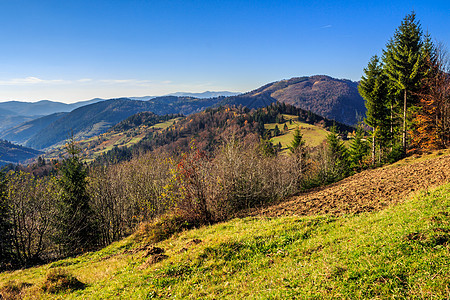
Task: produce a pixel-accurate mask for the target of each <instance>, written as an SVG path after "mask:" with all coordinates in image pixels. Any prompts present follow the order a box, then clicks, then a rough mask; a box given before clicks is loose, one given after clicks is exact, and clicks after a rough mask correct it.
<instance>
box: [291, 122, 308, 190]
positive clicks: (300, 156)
mask: <svg viewBox="0 0 450 300" xmlns="http://www.w3.org/2000/svg"><path fill="white" fill-rule="evenodd" d="M305 145H306V143H305V141H304V140H303V135H302V133H301V132H300V128H299V127H297V128H296V129H295V131H294V139H293V140H292V142H291V145H290V146H289V150H290V151H291V154H292V155H293V158H294V163H295V165H296V168H297V169H298V172H297V174H298V177H297V182H298V183H300V182H301V180H302V178H303V174H304V173H305V170H306V168H307V166H308V164H307V152H306V146H305Z"/></svg>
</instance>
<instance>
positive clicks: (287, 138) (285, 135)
mask: <svg viewBox="0 0 450 300" xmlns="http://www.w3.org/2000/svg"><path fill="white" fill-rule="evenodd" d="M283 116H284V118H285V120H287V121H286V122H285V123H269V124H264V128H265V129H267V130H273V129H274V128H275V126H278V129H279V130H280V133H281V134H280V135H279V136H276V137H273V138H272V139H271V141H272V143H274V144H278V143H281V149H282V150H287V149H288V147H289V146H290V144H291V143H292V140H293V139H294V132H295V130H296V129H297V127H298V128H299V129H300V132H301V133H302V135H303V139H304V141H305V142H306V145H307V146H309V147H316V146H319V145H320V144H321V143H323V142H324V141H325V140H326V137H327V135H328V133H329V132H328V131H327V130H325V129H324V128H322V127H320V126H316V125H311V124H308V123H304V122H301V121H299V120H298V117H297V116H292V115H283ZM289 120H292V123H291V122H290V121H289ZM284 125H286V126H287V130H286V131H285V130H284Z"/></svg>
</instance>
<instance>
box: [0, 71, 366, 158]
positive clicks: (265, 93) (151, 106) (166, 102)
mask: <svg viewBox="0 0 450 300" xmlns="http://www.w3.org/2000/svg"><path fill="white" fill-rule="evenodd" d="M217 93H221V96H219V97H209V96H212V95H214V94H217ZM223 93H231V92H204V93H199V94H196V95H197V96H199V95H202V98H199V97H191V96H162V97H150V96H148V99H147V97H132V99H137V100H132V99H130V98H120V99H110V100H103V99H93V100H89V101H83V102H77V103H73V104H64V103H55V102H51V101H40V102H37V103H26V104H24V103H20V102H17V101H10V102H4V103H0V113H2V112H3V113H9V112H12V111H13V112H14V113H16V114H21V116H22V117H23V118H25V117H26V114H31V113H32V111H33V108H34V111H35V112H36V113H43V112H44V111H45V109H44V107H45V106H46V105H48V110H47V111H50V112H52V114H50V115H47V116H44V117H41V118H37V119H34V120H31V121H30V120H29V119H28V120H25V121H28V122H25V123H22V124H20V125H15V126H10V128H9V129H6V130H5V129H3V130H0V138H3V139H7V140H10V141H14V142H16V143H20V144H22V145H24V146H27V147H32V148H35V149H45V148H48V147H52V146H54V145H57V144H58V143H62V142H64V141H65V140H66V139H67V138H68V136H69V135H70V134H71V132H73V134H74V136H75V137H76V138H80V139H81V138H83V139H86V138H89V137H91V136H95V135H98V134H101V133H103V132H106V131H107V130H108V129H109V128H110V127H112V126H114V125H115V124H117V123H118V122H120V121H122V120H124V119H125V118H127V117H130V116H131V115H133V114H136V113H139V112H143V111H151V112H153V113H155V114H158V115H165V114H183V115H189V114H192V113H196V112H200V111H202V110H204V109H206V108H208V107H219V106H223V105H236V106H240V105H241V106H245V107H248V108H260V107H265V106H267V105H270V104H271V103H274V102H277V101H278V102H282V103H287V104H291V105H294V106H296V107H299V108H302V109H304V110H309V111H312V112H313V113H316V114H318V115H321V116H324V117H326V118H328V119H333V120H336V121H338V122H341V123H344V124H348V125H353V124H356V123H357V121H358V116H364V114H365V107H364V101H363V99H362V98H361V96H360V95H359V94H358V90H357V83H356V82H352V81H349V80H341V79H335V78H331V77H329V76H323V75H320V76H319V75H318V76H311V77H297V78H291V79H289V80H281V81H277V82H273V83H269V84H266V85H264V86H262V87H260V88H258V89H255V90H253V91H250V92H248V93H245V94H239V95H233V96H224V95H222V94H223ZM176 94H181V93H176ZM183 94H189V93H183ZM231 94H232V93H231ZM30 104H33V105H34V106H32V107H31V106H29V105H30ZM27 105H28V106H27ZM70 107H78V108H76V109H73V110H72V111H70V112H67V110H68V109H70ZM58 109H64V110H65V113H58V114H56V113H54V111H55V110H58ZM10 117H11V116H10ZM27 118H31V117H27Z"/></svg>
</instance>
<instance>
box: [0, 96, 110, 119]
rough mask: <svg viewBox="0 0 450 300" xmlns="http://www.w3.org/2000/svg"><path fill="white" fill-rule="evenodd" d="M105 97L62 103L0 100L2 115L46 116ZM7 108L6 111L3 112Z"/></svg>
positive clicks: (70, 109)
mask: <svg viewBox="0 0 450 300" xmlns="http://www.w3.org/2000/svg"><path fill="white" fill-rule="evenodd" d="M103 100H104V99H100V98H95V99H91V100H86V101H79V102H76V103H71V104H67V103H61V102H54V101H49V100H41V101H38V102H21V101H7V102H0V115H16V116H39V115H40V116H44V115H50V114H53V113H56V112H69V111H72V110H74V109H76V108H78V107H81V106H85V105H88V104H92V103H96V102H99V101H103ZM3 110H5V111H6V113H2V111H3Z"/></svg>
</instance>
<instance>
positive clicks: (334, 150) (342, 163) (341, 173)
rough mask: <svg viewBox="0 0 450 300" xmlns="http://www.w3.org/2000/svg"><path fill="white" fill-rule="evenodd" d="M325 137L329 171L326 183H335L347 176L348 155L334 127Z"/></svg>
mask: <svg viewBox="0 0 450 300" xmlns="http://www.w3.org/2000/svg"><path fill="white" fill-rule="evenodd" d="M330 130H331V132H330V133H329V134H328V135H327V143H328V147H329V148H328V151H329V162H328V163H329V165H330V171H329V174H328V181H331V182H333V181H337V180H340V179H342V178H345V177H346V176H347V175H348V174H349V155H348V150H347V148H346V147H345V144H344V142H343V141H342V140H341V139H340V137H339V133H338V131H337V129H336V126H333V127H331V129H330Z"/></svg>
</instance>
